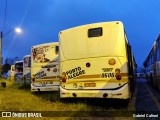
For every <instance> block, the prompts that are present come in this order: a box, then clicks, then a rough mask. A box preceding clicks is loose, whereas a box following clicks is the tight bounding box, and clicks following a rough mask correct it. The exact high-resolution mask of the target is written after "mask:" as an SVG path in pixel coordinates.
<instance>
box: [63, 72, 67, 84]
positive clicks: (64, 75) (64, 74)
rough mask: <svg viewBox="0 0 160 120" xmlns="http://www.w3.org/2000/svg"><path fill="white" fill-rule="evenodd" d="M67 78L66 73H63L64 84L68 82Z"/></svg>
mask: <svg viewBox="0 0 160 120" xmlns="http://www.w3.org/2000/svg"><path fill="white" fill-rule="evenodd" d="M66 78H67V77H66V73H65V72H63V73H62V82H63V83H65V82H66Z"/></svg>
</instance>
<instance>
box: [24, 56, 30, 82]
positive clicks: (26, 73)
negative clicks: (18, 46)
mask: <svg viewBox="0 0 160 120" xmlns="http://www.w3.org/2000/svg"><path fill="white" fill-rule="evenodd" d="M23 79H24V83H25V84H31V55H25V56H24V57H23Z"/></svg>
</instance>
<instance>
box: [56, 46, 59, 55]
mask: <svg viewBox="0 0 160 120" xmlns="http://www.w3.org/2000/svg"><path fill="white" fill-rule="evenodd" d="M58 52H59V46H56V47H55V53H56V54H57V53H58Z"/></svg>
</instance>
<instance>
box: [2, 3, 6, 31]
mask: <svg viewBox="0 0 160 120" xmlns="http://www.w3.org/2000/svg"><path fill="white" fill-rule="evenodd" d="M6 16H7V0H6V6H5V10H4V21H3V29H2V31H4V30H5V27H6Z"/></svg>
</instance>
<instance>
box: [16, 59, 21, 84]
mask: <svg viewBox="0 0 160 120" xmlns="http://www.w3.org/2000/svg"><path fill="white" fill-rule="evenodd" d="M14 70H15V71H14V81H15V83H23V61H16V62H15V64H14Z"/></svg>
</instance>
